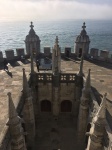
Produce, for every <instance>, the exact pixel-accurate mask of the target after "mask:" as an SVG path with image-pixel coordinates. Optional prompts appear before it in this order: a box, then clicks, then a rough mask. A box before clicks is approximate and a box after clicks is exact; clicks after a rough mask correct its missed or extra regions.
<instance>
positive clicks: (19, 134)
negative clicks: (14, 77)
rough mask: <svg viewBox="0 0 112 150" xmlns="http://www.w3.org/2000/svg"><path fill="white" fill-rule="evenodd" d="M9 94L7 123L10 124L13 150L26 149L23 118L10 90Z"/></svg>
mask: <svg viewBox="0 0 112 150" xmlns="http://www.w3.org/2000/svg"><path fill="white" fill-rule="evenodd" d="M7 95H8V100H9V113H8V114H9V121H8V123H7V125H8V126H9V131H10V135H11V150H20V149H21V150H26V145H25V138H24V135H23V133H24V132H23V128H22V126H21V120H20V118H19V117H18V115H17V112H16V109H15V106H14V103H13V101H12V97H11V93H10V92H9V93H8V94H7Z"/></svg>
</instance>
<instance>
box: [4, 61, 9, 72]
mask: <svg viewBox="0 0 112 150" xmlns="http://www.w3.org/2000/svg"><path fill="white" fill-rule="evenodd" d="M3 64H4V70H7V71H8V66H7V64H8V62H7V60H6V59H4V62H3Z"/></svg>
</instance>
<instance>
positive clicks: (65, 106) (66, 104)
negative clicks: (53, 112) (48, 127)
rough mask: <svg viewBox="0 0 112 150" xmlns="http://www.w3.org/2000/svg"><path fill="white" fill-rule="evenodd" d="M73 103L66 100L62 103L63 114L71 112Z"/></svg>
mask: <svg viewBox="0 0 112 150" xmlns="http://www.w3.org/2000/svg"><path fill="white" fill-rule="evenodd" d="M71 110H72V102H71V101H70V100H64V101H62V102H61V112H71Z"/></svg>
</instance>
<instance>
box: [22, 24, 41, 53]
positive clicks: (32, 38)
mask: <svg viewBox="0 0 112 150" xmlns="http://www.w3.org/2000/svg"><path fill="white" fill-rule="evenodd" d="M33 27H34V25H33V22H31V25H30V28H31V29H30V31H29V34H28V35H27V36H26V39H25V45H26V53H27V54H28V55H30V54H31V51H32V53H36V55H38V54H39V53H40V39H39V36H38V35H36V33H35V31H34V29H33Z"/></svg>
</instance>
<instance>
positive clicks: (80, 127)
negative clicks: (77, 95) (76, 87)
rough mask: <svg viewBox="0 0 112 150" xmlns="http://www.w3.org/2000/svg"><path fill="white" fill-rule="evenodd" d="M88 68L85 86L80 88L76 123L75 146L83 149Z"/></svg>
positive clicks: (86, 117) (88, 94)
mask: <svg viewBox="0 0 112 150" xmlns="http://www.w3.org/2000/svg"><path fill="white" fill-rule="evenodd" d="M90 90H91V88H90V69H89V73H88V76H87V79H86V83H85V87H84V88H83V90H82V97H81V103H80V108H79V115H78V123H77V146H78V150H85V134H86V129H87V123H88V116H89V103H90Z"/></svg>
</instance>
